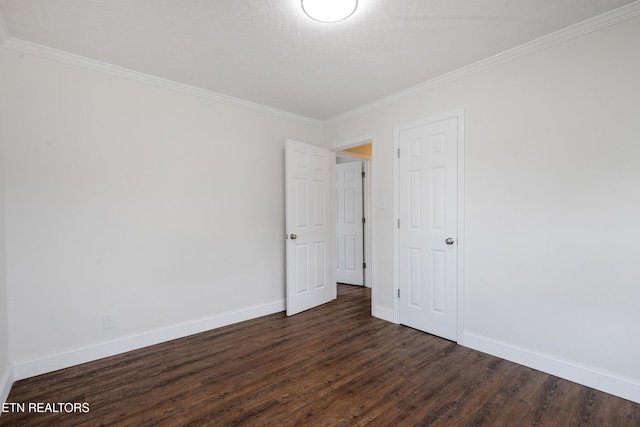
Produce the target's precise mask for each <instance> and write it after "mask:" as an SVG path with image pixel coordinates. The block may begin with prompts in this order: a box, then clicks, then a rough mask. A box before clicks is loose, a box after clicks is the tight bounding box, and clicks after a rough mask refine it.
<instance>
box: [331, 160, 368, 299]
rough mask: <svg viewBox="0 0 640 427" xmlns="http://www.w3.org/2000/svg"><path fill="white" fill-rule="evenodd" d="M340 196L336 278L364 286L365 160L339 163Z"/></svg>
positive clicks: (337, 196) (337, 177) (337, 198)
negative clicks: (363, 186)
mask: <svg viewBox="0 0 640 427" xmlns="http://www.w3.org/2000/svg"><path fill="white" fill-rule="evenodd" d="M336 200H337V203H336V207H337V210H336V247H337V251H338V256H337V259H336V261H337V264H336V281H337V282H339V283H348V284H351V285H360V286H362V284H363V283H364V276H363V275H364V270H363V268H362V264H363V261H364V248H363V238H364V230H363V226H362V218H363V213H362V206H363V205H362V162H360V161H356V162H349V163H341V164H338V165H336Z"/></svg>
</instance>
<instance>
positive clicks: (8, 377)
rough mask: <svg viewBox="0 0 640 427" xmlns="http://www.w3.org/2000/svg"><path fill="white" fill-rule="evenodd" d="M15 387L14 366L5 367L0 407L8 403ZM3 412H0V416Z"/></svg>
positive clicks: (0, 387) (1, 384)
mask: <svg viewBox="0 0 640 427" xmlns="http://www.w3.org/2000/svg"><path fill="white" fill-rule="evenodd" d="M12 385H13V366H11V365H9V366H7V367H5V369H4V372H3V373H2V377H0V405H2V404H3V403H5V402H6V401H7V397H9V392H10V391H11V386H12ZM1 413H2V411H0V414H1Z"/></svg>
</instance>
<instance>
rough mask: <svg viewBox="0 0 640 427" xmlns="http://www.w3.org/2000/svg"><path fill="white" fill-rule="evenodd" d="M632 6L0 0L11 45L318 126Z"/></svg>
mask: <svg viewBox="0 0 640 427" xmlns="http://www.w3.org/2000/svg"><path fill="white" fill-rule="evenodd" d="M631 2H632V0H359V3H360V6H359V8H358V10H357V11H356V13H355V14H354V15H353V16H352V17H351V18H349V19H348V20H346V21H343V22H340V23H335V24H322V23H319V22H315V21H313V20H311V19H309V18H307V17H306V16H305V15H304V14H303V12H302V10H301V7H300V1H299V0H0V11H1V12H2V15H3V16H4V20H5V22H6V26H7V29H8V33H9V35H10V37H12V38H15V39H21V40H25V41H28V42H32V43H37V44H40V45H44V46H48V47H51V48H55V49H59V50H62V51H67V52H70V53H74V54H76V55H81V56H84V57H88V58H91V59H95V60H99V61H103V62H107V63H110V64H114V65H118V66H120V67H125V68H128V69H131V70H135V71H139V72H142V73H146V74H150V75H153V76H157V77H162V78H164V79H168V80H172V81H175V82H179V83H184V84H187V85H191V86H195V87H198V88H201V89H206V90H209V91H213V92H216V93H219V94H223V95H228V96H232V97H236V98H239V99H243V100H247V101H251V102H255V103H258V104H262V105H266V106H269V107H273V108H277V109H280V110H284V111H287V112H290V113H295V114H298V115H302V116H306V117H309V118H314V119H319V120H325V119H328V118H331V117H334V116H336V115H339V114H341V113H344V112H346V111H349V110H351V109H353V108H356V107H359V106H362V105H365V104H368V103H370V102H373V101H376V100H378V99H380V98H383V97H386V96H389V95H391V94H393V93H396V92H398V91H401V90H404V89H407V88H410V87H412V86H415V85H417V84H420V83H422V82H425V81H428V80H430V79H433V78H435V77H438V76H440V75H443V74H445V73H447V72H450V71H453V70H456V69H458V68H461V67H463V66H465V65H469V64H472V63H474V62H476V61H479V60H481V59H484V58H487V57H489V56H492V55H494V54H497V53H500V52H503V51H505V50H507V49H510V48H513V47H516V46H519V45H521V44H523V43H526V42H528V41H531V40H534V39H536V38H538V37H541V36H543V35H546V34H549V33H551V32H554V31H556V30H559V29H562V28H565V27H567V26H570V25H572V24H575V23H578V22H581V21H583V20H585V19H588V18H590V17H593V16H596V15H599V14H602V13H604V12H607V11H609V10H612V9H615V8H617V7H620V6H623V5H625V4H628V3H631Z"/></svg>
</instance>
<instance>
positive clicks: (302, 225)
mask: <svg viewBox="0 0 640 427" xmlns="http://www.w3.org/2000/svg"><path fill="white" fill-rule="evenodd" d="M332 161H333V162H335V154H334V155H332V153H331V152H330V151H329V150H327V149H325V148H321V147H316V146H313V145H309V144H304V143H301V142H296V141H292V140H287V141H286V146H285V186H286V190H285V197H286V220H285V223H286V233H287V235H286V294H287V315H288V316H291V315H293V314H297V313H300V312H301V311H304V310H308V309H310V308H313V307H316V306H318V305H321V304H324V303H327V302H329V301H331V300H332V299H334V298H335V295H336V283H335V280H334V277H333V271H332V270H333V262H332V259H333V258H332V256H333V254H332V245H333V239H332V235H333V233H332V228H333V227H332V207H331V200H332V192H331V189H332V180H331V162H332Z"/></svg>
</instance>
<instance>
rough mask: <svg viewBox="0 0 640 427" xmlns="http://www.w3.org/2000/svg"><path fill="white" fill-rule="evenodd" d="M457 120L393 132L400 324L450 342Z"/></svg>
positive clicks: (454, 270)
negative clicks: (396, 152) (397, 152)
mask: <svg viewBox="0 0 640 427" xmlns="http://www.w3.org/2000/svg"><path fill="white" fill-rule="evenodd" d="M457 120H458V119H457V118H456V117H453V118H449V119H444V120H441V121H436V122H431V123H427V124H422V125H417V126H415V127H411V128H406V129H403V130H401V131H400V132H399V133H398V143H399V148H400V158H399V159H398V178H399V194H398V202H399V206H398V209H399V215H400V217H399V219H400V227H399V228H400V229H399V234H398V239H399V240H398V243H399V246H398V248H399V286H400V307H399V308H400V323H402V324H405V325H408V326H411V327H413V328H416V329H420V330H422V331H425V332H429V333H432V334H434V335H438V336H441V337H444V338H447V339H451V340H456V338H457V249H456V243H455V241H456V239H457V176H458V175H457V164H458V162H457V160H458V159H457V156H458V154H457V145H458V139H457V138H458V122H457ZM447 238H452V239H453V240H454V244H451V245H450V244H447V243H446V240H447Z"/></svg>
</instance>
